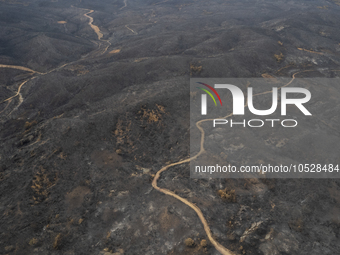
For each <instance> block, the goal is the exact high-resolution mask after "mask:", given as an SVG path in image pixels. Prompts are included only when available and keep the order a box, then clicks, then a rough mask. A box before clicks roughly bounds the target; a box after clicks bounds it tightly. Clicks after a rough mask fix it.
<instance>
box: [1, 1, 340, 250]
mask: <svg viewBox="0 0 340 255" xmlns="http://www.w3.org/2000/svg"><path fill="white" fill-rule="evenodd" d="M124 4H125V6H123V7H122V8H121V9H123V8H125V7H126V6H127V0H124ZM93 12H94V11H93V10H90V11H88V12H87V13H85V14H84V16H85V17H87V18H88V19H89V22H88V24H89V25H90V27H91V28H92V29H93V30H94V32H95V33H96V34H97V37H98V40H99V41H105V42H107V43H109V45H108V46H107V47H106V48H105V50H104V52H103V53H102V54H104V53H105V52H106V51H107V49H108V47H109V46H110V45H111V44H110V42H109V41H107V40H103V39H102V38H103V33H102V32H101V31H100V29H99V27H98V26H96V25H93V21H94V20H93V18H92V17H91V16H89V14H91V13H93ZM127 28H128V29H130V28H129V27H127ZM130 30H131V31H132V32H133V33H136V32H134V31H133V30H132V29H130ZM98 47H99V48H100V44H99V45H98ZM74 62H77V61H73V62H70V63H66V64H64V65H62V66H60V67H57V68H54V69H52V70H50V71H48V72H46V73H40V72H37V71H34V70H32V69H30V68H27V67H23V66H14V65H2V64H0V68H12V69H18V70H22V71H27V72H31V73H32V75H34V74H38V75H45V74H48V73H51V72H53V71H55V70H60V69H62V68H64V67H65V66H67V65H69V64H72V63H74ZM311 71H315V70H305V71H299V72H296V73H294V74H293V76H292V79H291V80H290V82H288V83H287V84H285V85H284V86H282V87H280V88H279V89H281V88H283V87H286V86H289V85H290V84H291V83H292V82H293V81H294V80H295V78H296V75H297V74H299V73H303V72H311ZM330 71H340V70H330ZM37 77H38V76H33V77H31V78H29V79H27V80H25V81H24V82H22V83H21V84H20V85H19V87H18V90H17V92H16V94H15V95H13V96H11V97H9V98H7V99H5V100H4V101H2V102H1V103H4V102H8V104H7V105H6V108H7V107H8V105H9V104H10V102H11V101H12V99H14V98H15V97H17V96H19V105H18V106H16V107H15V108H14V110H15V109H17V108H18V107H19V106H20V104H21V103H22V102H23V97H22V95H21V93H20V91H21V89H22V87H23V86H24V85H25V84H26V83H27V82H29V81H30V80H33V79H35V78H37ZM268 93H272V91H266V92H262V93H258V94H255V95H253V96H258V95H263V94H268ZM246 106H247V104H246V105H245V107H246ZM6 108H5V109H6ZM5 109H4V110H5ZM4 110H2V112H3V111H4ZM12 112H13V110H12ZM0 113H1V112H0ZM232 115H233V114H229V115H227V116H225V117H222V118H229V117H231V116H232ZM211 120H212V119H204V120H200V121H198V122H197V123H196V126H197V128H198V129H199V131H200V133H201V142H200V151H199V152H198V153H197V154H196V155H195V156H193V157H191V158H187V159H184V160H181V161H179V162H176V163H172V164H169V165H167V166H164V167H163V168H161V169H160V170H159V171H158V172H157V173H156V175H155V177H154V179H153V181H152V186H153V188H155V189H156V190H158V191H159V192H162V193H164V194H165V195H168V196H172V197H174V198H175V199H177V200H179V201H181V202H182V203H184V204H186V205H187V206H189V207H190V208H192V209H193V210H194V211H195V212H196V214H197V215H198V217H199V219H200V220H201V222H202V224H203V227H204V230H205V232H206V235H207V236H208V239H209V241H210V242H211V244H212V245H214V247H215V248H216V250H217V251H219V252H220V253H221V254H223V255H235V253H233V252H232V251H230V250H229V249H227V248H225V247H224V246H223V245H221V244H220V243H219V242H217V241H216V240H215V239H214V237H213V236H212V233H211V229H210V227H209V225H208V222H207V220H206V219H205V217H204V215H203V213H202V211H201V210H200V209H199V207H197V206H196V205H195V204H194V203H192V202H190V201H188V200H187V199H185V198H182V197H180V196H178V195H177V194H175V193H174V192H172V191H170V190H167V189H164V188H160V187H159V186H158V185H157V181H158V179H159V178H160V177H161V174H162V173H163V172H165V171H166V170H168V169H169V168H170V167H173V166H177V165H181V164H185V163H189V162H190V161H191V160H194V159H196V158H197V157H199V156H200V155H202V154H203V153H204V152H205V149H204V139H205V132H204V129H203V128H202V127H201V123H203V122H207V121H211Z"/></svg>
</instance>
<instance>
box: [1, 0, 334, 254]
mask: <svg viewBox="0 0 340 255" xmlns="http://www.w3.org/2000/svg"><path fill="white" fill-rule="evenodd" d="M0 6H1V8H0V9H1V10H0V26H1V29H0V64H3V65H17V66H25V67H28V68H30V69H33V70H35V71H37V72H40V73H46V72H49V71H51V70H52V71H51V72H50V73H46V74H38V73H36V74H31V73H29V72H25V71H21V70H15V69H8V68H0V100H1V102H2V101H3V100H5V99H7V98H9V97H11V96H13V95H14V94H15V93H16V91H17V89H18V87H19V85H20V84H21V83H22V82H23V81H25V80H26V79H27V78H29V77H36V78H35V79H32V80H30V81H28V82H27V84H26V85H24V86H23V87H22V90H21V94H22V97H23V102H22V103H21V104H20V106H19V107H18V108H17V109H16V106H17V105H18V104H19V98H18V97H16V98H14V99H13V100H11V101H10V102H4V103H2V104H1V105H0V112H1V113H0V118H1V127H0V139H1V144H0V148H1V154H0V162H1V163H0V183H1V184H0V192H1V196H0V221H1V223H0V228H1V231H0V253H1V254H105V252H106V253H107V254H111V253H113V254H217V251H216V250H215V249H214V248H213V247H212V246H211V245H210V244H209V243H208V244H207V245H204V242H201V241H202V239H206V236H205V232H204V230H203V228H202V225H201V223H200V221H199V219H198V218H197V216H196V214H195V213H194V212H193V211H191V210H189V208H188V207H186V206H185V205H183V204H181V203H180V202H179V201H176V200H175V199H173V198H171V197H167V196H165V195H163V194H161V193H159V192H157V191H155V190H154V189H152V186H151V181H152V178H153V175H154V174H155V173H156V172H157V171H158V170H159V169H160V168H161V167H162V166H164V165H166V164H169V163H170V162H177V161H179V160H181V159H183V158H187V157H189V110H188V109H189V99H188V98H189V97H190V95H189V78H190V77H270V76H285V77H291V75H292V74H293V73H295V72H297V71H299V70H310V69H312V70H315V71H314V72H308V73H306V74H303V75H301V77H338V74H339V72H335V71H330V70H338V69H340V67H339V64H340V63H339V61H340V55H339V52H340V46H339V43H340V34H339V29H338V24H339V23H340V16H339V10H340V7H339V6H338V5H337V4H336V1H335V2H332V1H295V2H292V1H269V0H268V1H222V0H220V1H219V0H217V1H193V0H187V1H182V0H181V1H179V0H178V1H171V0H169V1H139V0H138V1H136V0H128V1H127V6H126V7H124V6H125V4H124V2H123V1H121V0H120V1H104V0H101V1H87V0H85V1H82V2H78V1H58V2H54V1H51V2H47V1H21V2H13V1H2V2H1V4H0ZM91 9H92V10H94V12H93V13H92V14H90V15H91V17H93V18H94V24H95V25H97V26H98V27H99V28H100V29H101V31H102V33H103V34H104V37H103V40H108V42H110V44H111V45H110V46H109V47H108V48H107V51H105V47H106V46H107V45H108V44H106V43H105V42H104V41H99V40H98V39H97V36H96V34H95V33H94V31H93V30H92V29H91V28H90V26H89V25H88V19H87V18H86V17H84V14H85V13H86V12H88V10H91ZM58 21H59V23H58ZM60 21H65V22H60ZM67 63H68V64H67ZM64 64H67V65H66V66H65V67H62V68H58V67H61V66H63V65H64ZM334 93H338V92H336V91H335V92H334ZM334 111H339V107H335V108H334ZM337 116H339V115H337ZM337 118H338V117H337ZM337 121H338V123H339V119H337ZM322 128H323V129H325V130H327V132H329V133H330V134H332V135H334V136H336V137H339V132H338V131H337V130H338V126H334V127H327V126H323V127H322ZM262 142H263V141H262ZM159 185H160V186H162V187H165V188H168V189H170V190H173V191H175V192H176V193H177V194H179V195H181V196H182V197H186V198H187V199H189V200H190V201H193V202H195V203H196V204H197V205H198V206H199V207H200V208H201V210H202V212H203V213H204V215H205V216H206V218H207V220H208V222H209V224H210V227H211V229H212V231H213V234H214V236H215V237H216V239H217V240H218V241H219V242H220V243H221V244H223V245H224V246H225V247H228V248H229V249H231V250H233V251H234V252H235V253H239V254H264V255H269V254H340V252H339V250H340V247H339V234H340V233H339V224H340V219H339V217H338V215H339V212H340V200H339V197H340V183H339V181H337V180H330V179H327V180H270V179H268V180H256V179H253V180H249V179H246V180H225V179H209V180H195V179H190V177H189V169H188V165H185V164H184V165H180V166H178V167H174V168H173V169H170V170H169V171H168V172H166V173H164V174H163V175H162V178H161V180H160V181H159ZM254 224H255V225H254ZM252 229H253V230H252ZM188 238H191V239H192V240H193V243H192V242H191V241H190V240H187V239H188ZM185 240H187V241H185Z"/></svg>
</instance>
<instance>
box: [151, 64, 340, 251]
mask: <svg viewBox="0 0 340 255" xmlns="http://www.w3.org/2000/svg"><path fill="white" fill-rule="evenodd" d="M312 71H315V70H305V71H299V72H296V73H294V74H293V76H292V79H291V80H290V81H289V82H288V83H287V84H285V85H283V86H281V87H279V88H278V90H280V89H281V88H284V87H287V86H289V85H290V84H291V83H292V82H293V81H294V80H295V78H296V75H297V74H300V73H304V72H312ZM330 71H336V72H338V71H340V70H330ZM269 93H272V91H265V92H262V93H258V94H255V95H253V97H254V96H259V95H264V94H269ZM246 106H247V104H245V105H244V107H246ZM231 116H233V114H232V113H231V114H229V115H227V116H225V117H221V119H226V118H229V117H231ZM212 120H213V119H204V120H200V121H198V122H197V123H196V127H197V128H198V129H199V131H200V132H201V143H200V151H199V152H198V153H197V154H196V155H195V156H193V157H191V158H188V159H184V160H181V161H179V162H176V163H172V164H170V165H167V166H164V167H163V168H162V169H160V170H159V171H158V172H157V173H156V175H155V177H154V179H153V181H152V187H154V188H155V189H156V190H158V191H159V192H162V193H164V194H165V195H169V196H172V197H174V198H176V199H178V200H179V201H181V202H183V203H184V204H186V205H187V206H189V207H190V208H192V209H193V210H194V211H195V212H196V214H197V216H198V217H199V218H200V220H201V222H202V224H203V227H204V230H205V232H206V234H207V236H208V238H209V241H210V242H211V243H212V245H214V247H215V248H216V250H218V251H219V252H220V253H221V254H223V255H235V253H233V252H232V251H230V250H228V249H227V248H225V247H224V246H223V245H221V244H220V243H219V242H217V241H216V240H215V239H214V238H213V236H212V234H211V230H210V227H209V225H208V222H207V220H206V219H205V217H204V215H203V213H202V211H201V210H200V209H199V208H198V207H197V206H196V205H195V204H193V203H192V202H190V201H188V200H187V199H185V198H182V197H180V196H178V195H176V194H175V193H174V192H172V191H170V190H167V189H164V188H160V187H159V186H158V185H157V181H158V179H159V178H160V176H161V173H162V172H165V171H166V170H168V169H169V168H170V167H173V166H177V165H181V164H185V163H189V162H190V161H191V160H194V159H196V158H197V157H199V156H200V155H202V154H203V153H204V152H205V149H204V137H205V132H204V129H203V128H202V127H201V125H200V124H201V123H203V122H207V121H212Z"/></svg>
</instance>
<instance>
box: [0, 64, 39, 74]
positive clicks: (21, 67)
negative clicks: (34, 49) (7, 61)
mask: <svg viewBox="0 0 340 255" xmlns="http://www.w3.org/2000/svg"><path fill="white" fill-rule="evenodd" d="M0 68H11V69H18V70H21V71H26V72H30V73H39V72H37V71H34V70H32V69H30V68H27V67H24V66H12V65H1V64H0Z"/></svg>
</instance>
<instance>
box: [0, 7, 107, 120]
mask: <svg viewBox="0 0 340 255" xmlns="http://www.w3.org/2000/svg"><path fill="white" fill-rule="evenodd" d="M72 7H73V6H72ZM84 10H86V9H84ZM93 12H94V10H89V11H88V12H87V13H85V14H84V16H85V17H86V18H88V19H89V22H88V24H89V25H90V27H91V28H92V29H93V31H94V32H95V33H96V34H97V37H98V40H99V41H103V42H106V43H108V45H107V46H106V48H105V49H104V51H103V52H102V53H101V54H100V55H103V54H104V53H105V52H106V51H107V50H108V48H109V47H110V45H111V43H110V42H109V41H108V40H103V39H102V38H103V33H102V32H101V31H100V29H99V27H98V26H96V25H93V21H94V20H93V18H92V17H91V16H89V15H88V14H90V13H93ZM97 45H98V49H96V50H100V48H101V44H100V43H97ZM96 50H95V51H96ZM77 61H78V60H76V61H72V62H69V63H66V64H63V65H62V66H59V67H56V68H53V69H51V70H50V71H48V72H45V73H41V72H38V71H35V70H32V69H30V68H28V67H24V66H16V65H3V64H0V68H11V69H17V70H21V71H26V72H30V73H31V74H32V75H35V74H38V75H46V74H49V73H51V72H54V71H56V70H60V69H62V68H64V67H65V66H68V65H70V64H73V63H75V62H77ZM37 77H38V76H33V77H31V78H28V79H26V80H25V81H23V82H22V83H21V84H20V85H19V87H18V90H17V92H16V93H15V95H13V96H11V97H9V98H7V99H5V100H3V101H2V102H0V104H2V103H5V102H8V104H7V105H6V107H5V108H4V109H3V110H2V111H1V112H0V113H2V112H4V111H5V110H6V109H7V107H8V105H9V103H10V101H12V99H14V98H15V97H17V96H19V104H18V105H17V106H16V107H15V108H14V109H13V110H12V111H11V112H10V113H9V114H8V115H10V114H11V113H12V112H13V111H14V110H16V109H18V107H19V106H20V105H21V104H22V102H23V101H24V99H23V97H22V94H21V93H20V92H21V88H22V87H23V86H24V85H25V84H27V82H29V81H31V80H33V79H35V78H37Z"/></svg>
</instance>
